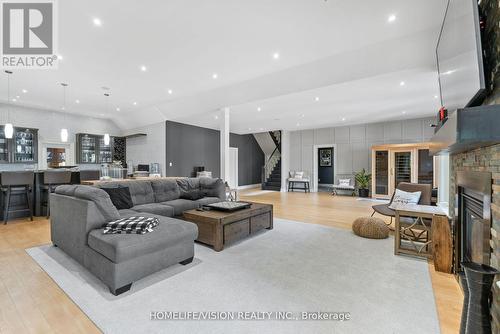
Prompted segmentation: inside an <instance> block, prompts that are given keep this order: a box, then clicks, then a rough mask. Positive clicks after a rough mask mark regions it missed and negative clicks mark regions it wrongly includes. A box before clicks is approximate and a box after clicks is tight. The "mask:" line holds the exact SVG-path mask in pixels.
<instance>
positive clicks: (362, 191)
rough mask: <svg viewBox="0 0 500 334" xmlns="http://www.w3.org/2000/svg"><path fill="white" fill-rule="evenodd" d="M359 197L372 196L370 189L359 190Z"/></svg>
mask: <svg viewBox="0 0 500 334" xmlns="http://www.w3.org/2000/svg"><path fill="white" fill-rule="evenodd" d="M358 193H359V197H368V195H369V194H370V190H369V189H358Z"/></svg>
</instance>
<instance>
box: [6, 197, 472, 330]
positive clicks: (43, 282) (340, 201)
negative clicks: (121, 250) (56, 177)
mask: <svg viewBox="0 0 500 334" xmlns="http://www.w3.org/2000/svg"><path fill="white" fill-rule="evenodd" d="M241 198H242V199H246V200H251V201H256V202H263V203H271V204H273V205H274V215H275V217H278V218H285V219H290V220H297V221H302V222H306V223H313V224H322V225H327V226H335V227H340V228H346V229H350V228H351V223H352V221H353V220H354V218H356V217H359V216H361V215H370V214H371V210H370V207H371V205H372V204H373V203H372V202H369V201H358V200H356V199H355V198H352V197H342V196H337V197H332V196H330V195H329V194H326V193H310V194H303V193H278V192H262V191H259V190H253V189H251V190H246V191H244V192H242V194H241ZM49 242H50V225H49V222H48V221H47V220H46V219H43V218H36V219H35V221H34V222H30V221H28V220H26V219H21V220H16V221H13V222H9V224H8V225H0V333H99V329H98V328H97V327H96V326H95V325H94V324H93V323H92V321H90V319H89V318H87V316H86V315H85V314H84V313H83V312H82V311H81V310H80V309H79V308H78V306H77V305H76V304H74V303H73V302H72V301H71V299H70V298H69V297H68V296H67V295H66V294H65V293H64V291H62V290H61V289H60V288H59V286H58V285H57V284H55V283H54V282H53V281H52V279H51V278H50V277H49V276H48V275H47V274H46V273H45V272H44V271H43V270H42V269H41V268H40V267H39V266H38V265H37V264H36V263H35V262H34V261H33V260H32V259H31V257H29V255H28V254H27V253H26V252H25V251H24V250H25V249H26V248H30V247H33V246H37V245H42V244H46V243H49ZM429 271H430V273H431V279H432V284H433V288H434V295H435V298H436V304H437V308H438V316H439V320H440V325H441V332H442V333H444V334H447V333H450V334H451V333H457V332H458V328H459V322H460V312H461V300H462V298H463V296H462V294H461V292H460V288H459V287H458V284H457V283H456V281H455V279H454V278H453V276H451V275H446V274H441V273H436V272H435V271H434V268H433V266H432V265H431V264H429ZM388 279H390V278H388ZM389 321H390V320H389Z"/></svg>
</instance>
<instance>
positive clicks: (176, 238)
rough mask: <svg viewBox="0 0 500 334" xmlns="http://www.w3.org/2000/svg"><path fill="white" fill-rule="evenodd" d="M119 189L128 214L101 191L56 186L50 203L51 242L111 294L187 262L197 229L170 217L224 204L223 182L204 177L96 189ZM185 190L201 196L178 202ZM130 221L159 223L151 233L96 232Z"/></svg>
mask: <svg viewBox="0 0 500 334" xmlns="http://www.w3.org/2000/svg"><path fill="white" fill-rule="evenodd" d="M119 186H126V187H128V188H129V190H130V194H131V197H132V202H133V207H131V208H130V209H125V210H117V209H116V207H115V206H114V205H113V203H112V202H111V199H110V197H109V195H108V193H107V192H105V191H104V190H102V189H99V188H98V187H91V186H83V185H64V186H59V187H57V188H56V191H55V193H54V194H51V200H50V210H51V238H52V243H53V244H54V245H55V246H57V247H59V248H60V249H61V250H63V251H64V252H65V253H67V254H68V255H70V256H71V257H72V258H73V259H75V260H76V261H78V262H79V263H80V264H82V265H83V266H84V267H85V268H87V269H88V270H89V271H90V272H92V273H93V274H94V275H96V276H97V277H98V278H99V279H101V280H102V281H103V282H104V283H105V284H106V285H107V286H108V287H109V289H110V291H111V292H112V293H113V294H115V295H118V294H120V293H123V292H125V291H128V290H129V289H130V287H131V285H132V283H133V282H134V281H137V280H139V279H141V278H143V277H145V276H147V275H150V274H152V273H154V272H156V271H159V270H162V269H164V268H166V267H169V266H171V265H173V264H176V263H181V264H188V263H190V262H191V261H192V260H193V257H194V240H196V238H197V237H198V228H197V226H196V225H195V224H192V223H189V222H186V221H183V220H180V219H177V218H175V216H180V215H181V214H182V212H183V211H185V210H189V209H194V208H198V207H200V206H201V205H203V204H208V203H214V202H220V201H221V200H224V199H225V187H224V183H223V182H222V181H221V180H217V179H209V178H200V179H195V178H192V179H188V178H185V179H159V180H151V181H121V182H106V183H103V184H102V185H100V187H119ZM190 191H194V192H199V193H200V194H202V195H203V197H202V198H200V199H196V200H190V199H186V198H181V196H182V193H186V192H190ZM184 197H185V196H184ZM188 197H189V196H188ZM132 216H144V217H157V218H158V219H159V222H160V223H159V225H158V226H157V227H156V228H155V229H154V231H153V232H150V233H146V234H143V235H139V234H103V233H102V226H103V225H104V224H105V223H107V222H110V221H114V220H117V219H120V218H126V217H132Z"/></svg>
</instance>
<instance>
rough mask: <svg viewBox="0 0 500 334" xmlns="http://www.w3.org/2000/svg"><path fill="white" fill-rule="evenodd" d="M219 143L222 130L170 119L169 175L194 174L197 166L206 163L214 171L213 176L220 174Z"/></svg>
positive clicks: (168, 130)
mask: <svg viewBox="0 0 500 334" xmlns="http://www.w3.org/2000/svg"><path fill="white" fill-rule="evenodd" d="M219 142H220V135H219V131H218V130H213V129H207V128H202V127H199V126H193V125H188V124H183V123H177V122H172V121H167V122H166V171H167V172H166V174H167V176H191V174H192V173H193V169H194V167H195V166H205V170H207V171H211V172H212V176H213V177H219V175H220V145H219ZM170 163H171V164H172V166H170Z"/></svg>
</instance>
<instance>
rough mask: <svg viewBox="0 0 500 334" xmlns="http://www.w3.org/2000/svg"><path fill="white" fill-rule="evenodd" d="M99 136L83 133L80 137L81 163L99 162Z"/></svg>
mask: <svg viewBox="0 0 500 334" xmlns="http://www.w3.org/2000/svg"><path fill="white" fill-rule="evenodd" d="M96 153H97V138H96V137H94V136H89V135H83V136H81V139H80V163H82V164H95V163H97V155H96Z"/></svg>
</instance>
